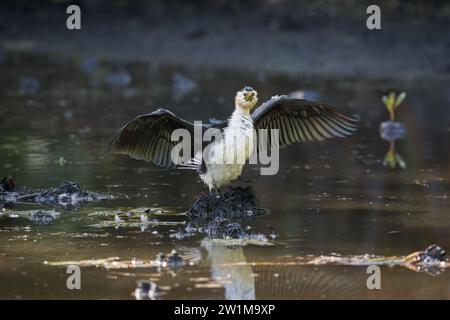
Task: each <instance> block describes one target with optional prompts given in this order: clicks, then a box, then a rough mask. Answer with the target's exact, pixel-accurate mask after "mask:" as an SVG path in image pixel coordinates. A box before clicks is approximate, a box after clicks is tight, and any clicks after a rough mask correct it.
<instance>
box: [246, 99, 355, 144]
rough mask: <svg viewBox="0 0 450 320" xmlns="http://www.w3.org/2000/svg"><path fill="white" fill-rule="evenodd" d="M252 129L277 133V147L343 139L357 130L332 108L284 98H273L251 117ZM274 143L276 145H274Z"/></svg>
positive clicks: (317, 103)
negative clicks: (336, 138) (278, 136)
mask: <svg viewBox="0 0 450 320" xmlns="http://www.w3.org/2000/svg"><path fill="white" fill-rule="evenodd" d="M252 119H253V122H254V126H255V129H269V130H268V138H269V139H268V147H269V148H270V144H271V141H272V138H271V136H270V129H279V135H280V139H279V144H280V147H283V146H286V145H289V144H291V143H294V142H297V141H308V140H309V141H312V140H323V139H325V138H333V137H346V136H350V135H352V134H353V132H354V131H356V129H357V123H358V119H356V118H354V117H350V116H346V115H344V114H342V113H340V112H338V111H336V110H335V109H334V108H333V107H331V106H328V105H325V104H323V103H320V102H312V101H307V100H302V99H296V98H291V97H288V96H276V97H273V98H272V99H270V100H268V101H267V102H265V103H263V104H262V105H261V106H260V107H258V108H257V109H256V110H255V111H254V112H253V113H252ZM274 143H276V141H275V142H274Z"/></svg>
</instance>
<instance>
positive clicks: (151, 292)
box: [133, 280, 162, 300]
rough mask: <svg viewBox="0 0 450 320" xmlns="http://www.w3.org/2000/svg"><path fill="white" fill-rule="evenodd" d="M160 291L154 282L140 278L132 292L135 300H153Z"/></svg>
mask: <svg viewBox="0 0 450 320" xmlns="http://www.w3.org/2000/svg"><path fill="white" fill-rule="evenodd" d="M161 292H162V290H161V288H160V287H159V286H158V285H157V284H156V283H154V282H152V281H148V280H140V281H138V282H137V287H136V289H135V290H134V292H133V296H134V297H135V298H136V300H154V299H155V298H156V297H157V296H158V295H160V294H161Z"/></svg>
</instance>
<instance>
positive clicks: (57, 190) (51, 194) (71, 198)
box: [0, 177, 113, 207]
mask: <svg viewBox="0 0 450 320" xmlns="http://www.w3.org/2000/svg"><path fill="white" fill-rule="evenodd" d="M0 185H1V187H0V203H2V202H3V203H6V202H9V203H10V202H12V203H41V204H51V205H59V206H63V207H75V206H77V205H79V203H81V202H92V201H99V200H105V199H112V198H113V197H112V196H107V195H102V194H99V193H95V192H90V191H86V190H84V189H82V188H81V187H80V185H79V184H78V183H76V182H71V181H64V182H63V183H61V184H60V185H59V186H57V187H54V188H48V189H44V190H36V189H34V190H30V189H26V188H18V187H16V184H15V179H14V178H7V177H5V178H4V179H3V180H2V182H1V184H0Z"/></svg>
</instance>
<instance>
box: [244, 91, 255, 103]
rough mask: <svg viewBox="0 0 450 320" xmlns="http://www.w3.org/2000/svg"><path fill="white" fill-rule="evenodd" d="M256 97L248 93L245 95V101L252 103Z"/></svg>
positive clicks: (252, 93)
mask: <svg viewBox="0 0 450 320" xmlns="http://www.w3.org/2000/svg"><path fill="white" fill-rule="evenodd" d="M254 96H255V93H254V92H246V93H244V98H245V101H248V102H250V101H252V100H253V97H254Z"/></svg>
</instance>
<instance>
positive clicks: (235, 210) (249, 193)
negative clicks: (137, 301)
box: [187, 186, 269, 219]
mask: <svg viewBox="0 0 450 320" xmlns="http://www.w3.org/2000/svg"><path fill="white" fill-rule="evenodd" d="M268 212H269V210H268V209H264V208H260V207H259V205H258V201H257V198H256V196H255V193H254V192H253V190H252V188H250V187H240V186H233V187H230V188H228V189H227V190H226V191H224V192H223V193H218V194H214V193H208V194H207V193H204V194H202V195H201V196H199V197H198V198H197V200H196V201H195V202H194V204H193V205H192V206H191V208H190V209H189V210H188V211H187V214H188V216H189V217H190V218H193V217H201V218H209V219H212V218H217V217H219V218H229V219H233V218H242V217H246V216H257V215H264V214H266V213H268Z"/></svg>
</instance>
